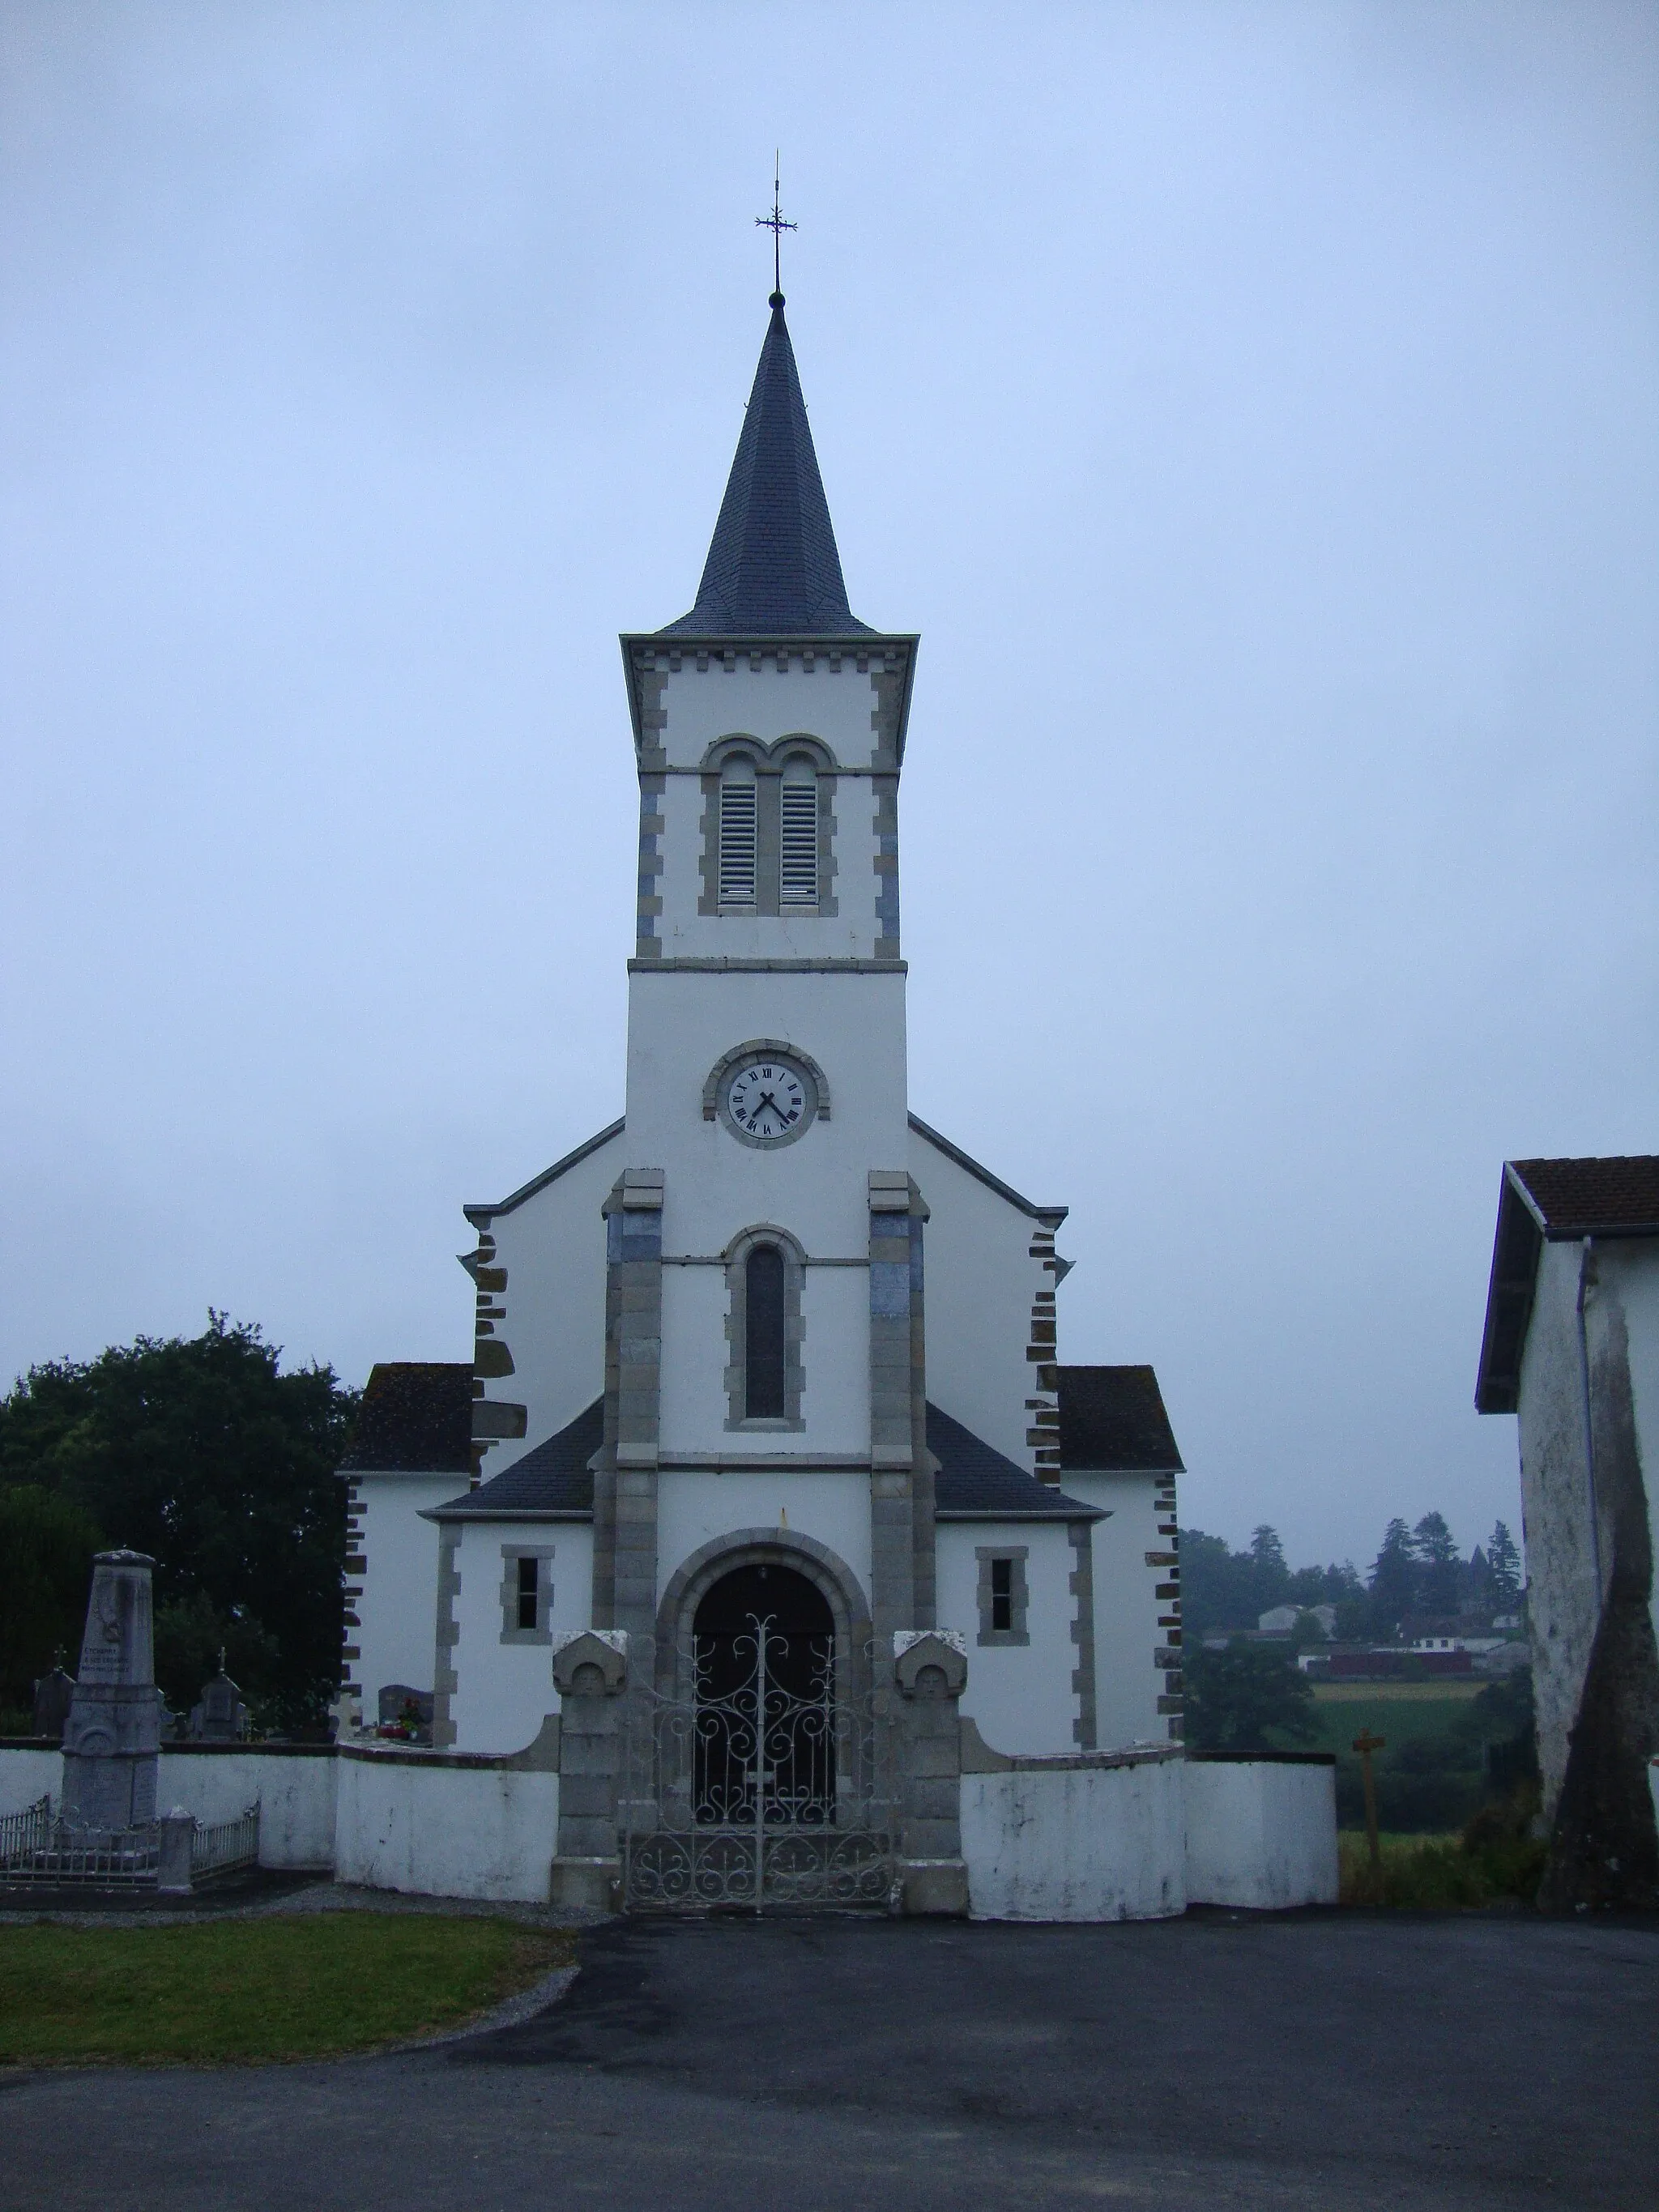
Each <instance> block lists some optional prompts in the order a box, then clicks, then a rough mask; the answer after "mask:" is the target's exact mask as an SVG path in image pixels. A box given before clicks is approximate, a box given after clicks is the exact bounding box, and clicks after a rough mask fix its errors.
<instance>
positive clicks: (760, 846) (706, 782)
mask: <svg viewBox="0 0 1659 2212" xmlns="http://www.w3.org/2000/svg"><path fill="white" fill-rule="evenodd" d="M734 755H736V756H741V757H744V759H747V760H749V761H750V762H752V763H753V764H754V770H755V782H756V798H755V805H756V824H755V871H756V877H755V903H754V904H753V905H752V906H740V907H737V906H733V907H727V906H722V905H721V903H720V784H721V781H722V771H723V769H724V768H725V766H726V763H727V761H729V760H730V759H732V757H733V756H734ZM802 758H805V759H808V760H810V761H811V763H812V765H813V767H814V769H815V770H816V771H817V784H818V896H817V904H816V905H815V906H810V907H809V906H792V907H791V908H790V909H789V915H788V916H787V917H785V918H786V919H789V918H795V917H798V918H799V919H800V920H802V921H813V920H818V919H833V917H834V916H835V915H836V914H838V913H839V911H840V908H839V905H838V903H837V901H836V895H835V889H834V885H835V878H836V776H837V775H839V774H841V773H842V771H841V769H839V768H838V766H837V764H836V757H835V755H834V754H833V753H832V752H831V751H830V750H829V746H828V745H826V744H824V742H823V739H822V738H815V737H813V736H811V734H810V733H809V732H806V731H805V730H792V731H790V732H788V733H787V735H786V736H783V737H781V738H777V739H776V740H775V743H773V744H770V745H768V744H763V742H762V740H761V739H760V738H756V737H751V736H750V735H749V734H748V732H744V731H733V732H732V733H731V734H730V735H728V736H726V737H723V738H715V740H714V744H711V745H710V746H709V747H708V750H707V751H706V752H705V753H704V755H703V757H702V767H701V768H700V769H698V770H697V771H696V773H697V774H698V775H699V776H700V777H701V778H702V884H701V889H700V891H699V895H698V898H697V912H698V913H699V914H701V915H750V916H753V915H761V916H764V917H766V918H768V919H776V918H777V917H779V916H780V915H781V914H782V906H781V896H780V884H779V873H778V870H779V853H780V838H781V828H780V822H781V797H780V793H781V787H782V782H783V771H784V769H785V768H786V767H787V765H788V763H789V762H790V761H791V760H799V759H802Z"/></svg>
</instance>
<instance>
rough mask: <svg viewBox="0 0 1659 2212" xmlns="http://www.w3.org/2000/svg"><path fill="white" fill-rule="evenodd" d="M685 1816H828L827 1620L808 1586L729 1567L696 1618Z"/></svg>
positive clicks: (832, 1688) (724, 1823)
mask: <svg viewBox="0 0 1659 2212" xmlns="http://www.w3.org/2000/svg"><path fill="white" fill-rule="evenodd" d="M692 1648H693V1657H694V1673H695V1681H696V1693H695V1695H696V1705H695V1711H696V1718H695V1723H694V1735H693V1753H694V1756H693V1771H692V1775H691V1800H692V1816H693V1819H694V1820H696V1824H697V1825H698V1826H701V1827H718V1828H728V1827H744V1828H747V1827H751V1826H763V1827H773V1826H789V1827H793V1828H803V1827H808V1828H810V1827H824V1826H829V1825H830V1824H831V1823H832V1822H833V1821H834V1820H835V1814H836V1623H835V1618H834V1616H833V1614H832V1613H831V1612H830V1609H829V1603H828V1601H827V1600H826V1599H825V1597H824V1595H823V1592H822V1591H821V1590H820V1589H818V1588H817V1585H816V1584H815V1583H812V1582H810V1581H809V1580H808V1579H807V1577H805V1575H803V1574H799V1573H797V1572H796V1571H795V1570H794V1569H793V1568H792V1567H787V1566H782V1565H773V1564H771V1563H770V1562H767V1561H761V1562H757V1563H751V1564H749V1565H743V1566H738V1567H734V1568H733V1569H732V1571H730V1572H729V1573H727V1574H725V1575H722V1576H721V1577H720V1579H719V1581H718V1582H715V1583H713V1584H711V1586H710V1587H709V1589H708V1590H707V1591H705V1593H704V1595H703V1596H702V1601H701V1602H700V1603H699V1604H698V1606H697V1608H696V1614H695V1616H694V1623H693V1630H692Z"/></svg>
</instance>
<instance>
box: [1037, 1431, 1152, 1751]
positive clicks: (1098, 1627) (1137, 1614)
mask: <svg viewBox="0 0 1659 2212" xmlns="http://www.w3.org/2000/svg"><path fill="white" fill-rule="evenodd" d="M1061 1487H1062V1489H1063V1490H1064V1491H1065V1492H1066V1496H1067V1497H1068V1498H1080V1499H1081V1500H1082V1501H1083V1503H1084V1504H1085V1505H1098V1506H1101V1507H1103V1509H1104V1510H1106V1512H1107V1513H1108V1514H1109V1516H1111V1517H1110V1518H1109V1520H1105V1521H1097V1522H1096V1523H1095V1528H1094V1536H1093V1540H1092V1541H1093V1554H1094V1558H1093V1565H1094V1584H1095V1734H1096V1737H1097V1741H1098V1742H1099V1743H1100V1745H1101V1747H1102V1748H1103V1749H1110V1748H1112V1747H1114V1746H1116V1745H1121V1744H1129V1743H1166V1742H1168V1741H1169V1737H1170V1723H1169V1720H1168V1718H1167V1717H1166V1716H1164V1715H1163V1714H1161V1713H1160V1712H1159V1711H1158V1699H1159V1698H1160V1697H1162V1696H1163V1694H1164V1675H1163V1674H1161V1673H1160V1672H1159V1671H1158V1668H1156V1667H1155V1666H1154V1664H1153V1656H1154V1654H1155V1653H1156V1652H1157V1651H1158V1650H1159V1649H1160V1647H1164V1646H1167V1645H1168V1644H1169V1640H1170V1631H1169V1630H1167V1629H1164V1628H1160V1627H1159V1626H1158V1619H1159V1616H1160V1614H1174V1613H1178V1612H1179V1610H1180V1608H1179V1607H1178V1606H1175V1605H1171V1604H1170V1602H1168V1601H1162V1600H1159V1599H1158V1598H1157V1597H1155V1596H1154V1595H1153V1592H1154V1591H1155V1589H1157V1587H1158V1583H1161V1582H1168V1581H1169V1580H1170V1570H1169V1569H1168V1568H1167V1567H1149V1566H1148V1565H1147V1564H1146V1554H1147V1553H1148V1552H1158V1551H1168V1550H1170V1548H1171V1546H1170V1539H1169V1538H1168V1537H1167V1536H1161V1535H1160V1534H1158V1519H1159V1515H1158V1506H1157V1504H1156V1498H1157V1490H1158V1478H1157V1477H1156V1476H1154V1475H1150V1474H1066V1475H1063V1476H1062V1477H1061Z"/></svg>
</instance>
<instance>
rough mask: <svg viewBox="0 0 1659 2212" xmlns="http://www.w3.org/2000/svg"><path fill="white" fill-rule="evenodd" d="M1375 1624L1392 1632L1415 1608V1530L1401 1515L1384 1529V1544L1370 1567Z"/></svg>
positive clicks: (1388, 1632) (1383, 1629)
mask: <svg viewBox="0 0 1659 2212" xmlns="http://www.w3.org/2000/svg"><path fill="white" fill-rule="evenodd" d="M1370 1592H1371V1617H1372V1625H1373V1626H1374V1627H1375V1628H1376V1630H1377V1631H1378V1632H1379V1633H1381V1634H1383V1635H1384V1636H1392V1635H1393V1634H1394V1633H1395V1631H1396V1630H1397V1629H1398V1628H1399V1626H1400V1623H1401V1620H1402V1619H1403V1618H1404V1617H1405V1615H1406V1614H1407V1613H1409V1612H1410V1611H1411V1610H1412V1607H1413V1601H1415V1598H1416V1595H1417V1569H1416V1563H1415V1561H1414V1560H1413V1556H1412V1532H1411V1530H1410V1529H1409V1528H1407V1526H1406V1524H1405V1522H1403V1521H1401V1520H1400V1519H1399V1518H1398V1517H1396V1518H1395V1519H1394V1520H1392V1521H1390V1522H1389V1525H1388V1527H1387V1528H1385V1529H1384V1530H1383V1545H1382V1548H1381V1550H1380V1551H1379V1552H1378V1553H1377V1555H1376V1563H1375V1564H1374V1565H1373V1566H1372V1568H1371V1575H1370Z"/></svg>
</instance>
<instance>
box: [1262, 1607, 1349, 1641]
mask: <svg viewBox="0 0 1659 2212" xmlns="http://www.w3.org/2000/svg"><path fill="white" fill-rule="evenodd" d="M1304 1613H1307V1614H1309V1615H1310V1617H1311V1618H1312V1619H1313V1620H1316V1621H1317V1622H1318V1623H1319V1626H1320V1627H1321V1628H1322V1630H1323V1632H1324V1633H1325V1634H1326V1635H1327V1636H1329V1635H1332V1634H1333V1633H1334V1631H1335V1628H1336V1607H1334V1605H1276V1606H1273V1607H1272V1608H1271V1609H1270V1610H1269V1611H1268V1612H1267V1613H1258V1615H1257V1616H1256V1624H1255V1625H1256V1629H1257V1631H1258V1632H1259V1633H1260V1634H1261V1635H1263V1636H1288V1635H1289V1634H1290V1632H1291V1630H1292V1629H1293V1628H1294V1627H1295V1626H1296V1624H1297V1621H1298V1620H1301V1618H1302V1616H1303V1614H1304Z"/></svg>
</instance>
